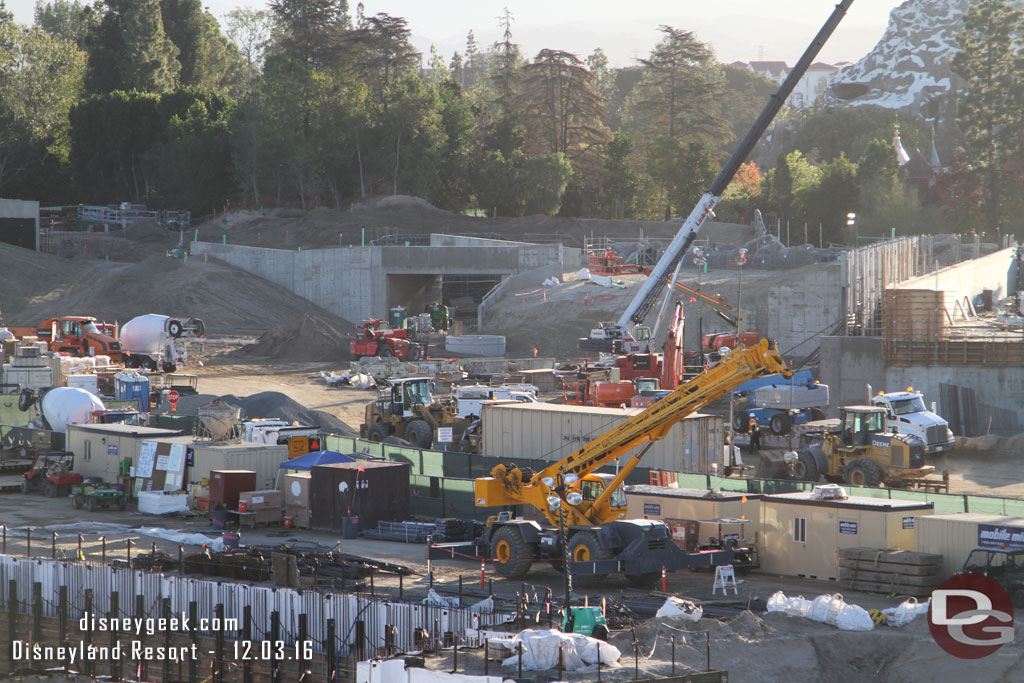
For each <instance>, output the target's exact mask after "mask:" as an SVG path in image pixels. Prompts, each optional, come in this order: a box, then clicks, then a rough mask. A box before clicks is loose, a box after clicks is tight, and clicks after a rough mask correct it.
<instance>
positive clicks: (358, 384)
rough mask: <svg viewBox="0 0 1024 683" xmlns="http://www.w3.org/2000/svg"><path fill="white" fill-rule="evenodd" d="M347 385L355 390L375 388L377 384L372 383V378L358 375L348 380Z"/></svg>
mask: <svg viewBox="0 0 1024 683" xmlns="http://www.w3.org/2000/svg"><path fill="white" fill-rule="evenodd" d="M348 383H349V384H351V385H352V386H353V387H355V388H356V389H372V388H373V387H376V386H377V382H375V381H374V379H373V377H370V376H369V375H364V374H362V373H358V374H355V375H352V376H351V377H349V378H348Z"/></svg>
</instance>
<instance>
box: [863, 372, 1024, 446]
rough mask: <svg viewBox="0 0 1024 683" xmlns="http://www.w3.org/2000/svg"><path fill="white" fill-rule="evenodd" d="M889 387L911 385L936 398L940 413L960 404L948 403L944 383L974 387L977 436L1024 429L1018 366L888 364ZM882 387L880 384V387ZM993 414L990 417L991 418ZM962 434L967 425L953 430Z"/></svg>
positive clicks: (1022, 375) (1023, 384)
mask: <svg viewBox="0 0 1024 683" xmlns="http://www.w3.org/2000/svg"><path fill="white" fill-rule="evenodd" d="M885 380H886V384H885V388H886V390H887V391H899V390H900V389H904V388H906V387H909V386H912V387H914V389H915V390H916V391H920V392H922V393H924V400H925V402H926V403H927V404H928V405H931V403H932V401H935V402H936V404H937V407H938V409H939V414H940V415H943V416H947V415H948V416H952V415H955V414H956V411H958V406H954V405H946V404H945V402H946V398H945V397H946V396H949V395H950V392H949V391H948V390H947V392H946V393H945V394H944V393H943V391H942V385H953V386H954V387H958V388H959V389H958V390H957V392H956V393H959V394H961V395H962V393H963V391H964V390H965V389H967V390H973V393H974V398H975V400H976V402H977V415H976V417H977V423H976V424H975V425H974V427H975V428H974V429H973V430H969V431H973V432H975V433H973V434H970V433H969V434H967V436H978V435H980V434H986V433H988V432H989V431H991V433H993V434H1002V435H1004V436H1012V435H1014V434H1019V433H1020V432H1021V431H1022V430H1024V371H1021V370H1020V369H1019V368H1011V369H1008V368H963V367H961V368H956V367H910V368H889V369H888V370H886V372H885ZM879 388H880V387H879ZM990 418H991V419H990ZM954 431H956V432H957V433H958V434H962V432H963V431H965V430H964V429H959V430H954Z"/></svg>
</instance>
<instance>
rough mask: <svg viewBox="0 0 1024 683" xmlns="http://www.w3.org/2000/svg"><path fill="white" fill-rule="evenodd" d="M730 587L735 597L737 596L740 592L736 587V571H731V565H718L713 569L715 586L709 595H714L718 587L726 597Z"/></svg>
mask: <svg viewBox="0 0 1024 683" xmlns="http://www.w3.org/2000/svg"><path fill="white" fill-rule="evenodd" d="M730 586H732V592H733V593H734V594H735V595H739V593H740V591H739V589H738V588H737V587H736V571H735V570H734V569H733V566H732V565H731V564H720V565H718V566H717V567H715V585H714V587H713V588H712V589H711V594H712V595H714V594H715V593H716V592H717V591H718V589H719V587H721V589H722V595H728V594H729V587H730Z"/></svg>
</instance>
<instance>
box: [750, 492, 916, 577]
mask: <svg viewBox="0 0 1024 683" xmlns="http://www.w3.org/2000/svg"><path fill="white" fill-rule="evenodd" d="M933 507H934V504H933V503H916V502H912V501H902V500H890V499H888V498H866V497H850V498H845V499H820V498H816V497H815V493H814V492H813V491H801V492H798V493H780V494H774V495H766V496H764V497H763V498H762V499H761V544H760V551H761V552H760V559H761V570H762V571H764V572H767V573H770V574H783V575H789V576H802V577H805V578H811V579H828V580H830V581H835V580H837V579H838V578H839V557H838V553H837V551H838V550H839V549H840V548H859V547H869V548H885V549H889V550H911V549H913V548H914V529H915V527H916V525H917V521H918V519H919V518H920V517H922V516H924V515H931V514H932V509H933Z"/></svg>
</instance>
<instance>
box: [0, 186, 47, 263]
mask: <svg viewBox="0 0 1024 683" xmlns="http://www.w3.org/2000/svg"><path fill="white" fill-rule="evenodd" d="M0 228H2V233H3V234H0V241H3V242H7V243H8V244H13V245H15V246H19V247H22V248H24V249H35V250H36V251H39V202H32V201H25V200H22V199H0ZM32 233H34V234H32Z"/></svg>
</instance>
